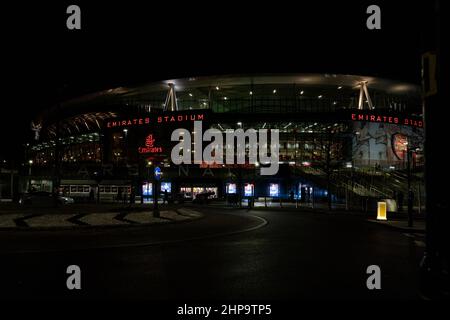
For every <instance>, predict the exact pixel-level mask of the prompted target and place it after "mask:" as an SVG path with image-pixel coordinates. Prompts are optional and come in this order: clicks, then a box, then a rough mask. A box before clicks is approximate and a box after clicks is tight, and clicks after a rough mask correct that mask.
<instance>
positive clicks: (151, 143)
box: [145, 134, 156, 148]
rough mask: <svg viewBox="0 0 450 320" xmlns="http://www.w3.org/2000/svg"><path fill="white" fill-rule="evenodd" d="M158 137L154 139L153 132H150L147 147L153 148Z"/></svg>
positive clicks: (146, 141)
mask: <svg viewBox="0 0 450 320" xmlns="http://www.w3.org/2000/svg"><path fill="white" fill-rule="evenodd" d="M155 140H156V139H153V134H149V135H148V136H147V138H145V146H146V147H147V148H153V144H154V143H155Z"/></svg>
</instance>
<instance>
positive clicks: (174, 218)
mask: <svg viewBox="0 0 450 320" xmlns="http://www.w3.org/2000/svg"><path fill="white" fill-rule="evenodd" d="M1 209H3V210H0V230H2V229H17V228H19V229H56V228H78V227H113V226H130V225H135V226H136V225H155V224H165V223H174V222H185V221H190V220H195V219H199V218H202V217H203V214H201V213H199V212H196V211H193V210H189V209H183V208H176V207H173V206H172V207H170V206H167V207H163V208H162V209H161V210H160V217H153V212H152V210H153V208H152V207H150V206H133V207H123V206H117V205H116V206H111V205H67V206H64V207H58V208H54V207H49V208H45V207H23V206H18V205H16V206H14V205H10V206H9V207H8V208H1Z"/></svg>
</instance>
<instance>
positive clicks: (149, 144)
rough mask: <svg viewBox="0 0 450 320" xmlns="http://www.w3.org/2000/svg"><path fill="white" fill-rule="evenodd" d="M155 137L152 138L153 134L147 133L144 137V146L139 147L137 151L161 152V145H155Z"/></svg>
mask: <svg viewBox="0 0 450 320" xmlns="http://www.w3.org/2000/svg"><path fill="white" fill-rule="evenodd" d="M155 141H156V139H154V138H153V134H149V135H148V136H147V137H146V138H145V147H139V148H138V152H139V153H161V152H163V148H162V147H156V146H155Z"/></svg>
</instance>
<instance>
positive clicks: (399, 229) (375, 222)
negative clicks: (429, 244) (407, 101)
mask: <svg viewBox="0 0 450 320" xmlns="http://www.w3.org/2000/svg"><path fill="white" fill-rule="evenodd" d="M366 221H367V222H370V223H374V224H377V225H379V226H384V227H386V228H390V229H393V230H397V231H399V232H407V233H420V234H425V232H426V231H425V229H419V228H414V227H412V228H409V227H398V226H393V225H391V224H387V223H382V222H378V221H376V220H371V219H366Z"/></svg>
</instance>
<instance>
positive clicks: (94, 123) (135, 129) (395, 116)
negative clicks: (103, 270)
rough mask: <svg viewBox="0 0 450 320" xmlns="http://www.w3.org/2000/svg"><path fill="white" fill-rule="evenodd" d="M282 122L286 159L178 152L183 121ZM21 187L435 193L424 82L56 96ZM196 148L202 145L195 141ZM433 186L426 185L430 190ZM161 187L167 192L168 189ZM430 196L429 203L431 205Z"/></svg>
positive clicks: (310, 78) (73, 192)
mask: <svg viewBox="0 0 450 320" xmlns="http://www.w3.org/2000/svg"><path fill="white" fill-rule="evenodd" d="M195 121H202V125H203V128H204V129H206V128H216V129H218V130H220V131H222V132H225V131H226V130H227V129H240V128H241V129H244V130H246V129H248V128H253V129H256V130H258V129H278V130H279V170H278V172H277V174H275V175H272V176H263V175H260V172H259V170H258V166H259V164H258V163H248V162H247V163H245V164H207V163H197V164H189V165H188V164H181V165H175V164H174V163H173V162H172V161H171V150H172V147H173V146H174V145H175V143H176V142H173V141H171V134H172V132H173V130H175V129H177V128H185V129H188V130H190V131H192V130H193V124H194V122H195ZM31 130H32V131H30V133H31V135H32V139H30V141H29V143H27V144H26V151H25V159H24V166H23V172H22V179H21V182H20V190H19V191H20V192H25V191H26V190H30V189H31V190H42V191H52V190H55V189H57V190H58V191H59V192H61V193H63V194H66V195H69V196H71V197H73V198H74V199H75V200H76V201H88V199H89V198H90V197H91V200H92V197H94V199H98V201H105V202H106V201H120V200H121V199H123V198H125V197H126V196H127V195H130V194H133V197H134V196H135V197H136V201H142V202H145V201H152V200H151V197H152V195H153V191H154V190H153V189H154V188H153V186H154V185H155V183H154V179H153V172H154V168H156V167H158V168H160V169H161V173H162V174H161V180H160V181H159V183H158V189H160V191H164V190H165V191H167V193H169V194H170V195H172V196H173V197H174V198H175V199H176V198H178V199H181V198H182V199H183V200H186V201H189V200H195V199H196V197H197V196H198V195H199V194H205V193H207V194H208V197H210V198H220V199H226V198H227V197H232V196H233V195H236V196H238V198H244V199H245V198H246V197H258V198H260V197H264V198H269V199H272V200H273V199H292V198H295V199H298V200H300V201H302V202H312V201H326V199H331V201H332V202H333V203H335V204H342V203H344V202H348V201H352V202H354V203H358V202H360V201H361V199H367V198H370V199H378V198H392V195H393V194H395V193H398V192H403V193H406V192H407V191H408V187H409V188H413V189H414V190H415V191H416V192H417V194H418V195H419V196H417V197H416V201H419V202H420V201H423V197H424V195H423V191H421V190H423V186H422V175H423V174H422V172H423V157H422V149H423V140H424V137H423V120H422V106H421V98H420V88H419V87H418V86H416V85H412V84H408V83H401V82H397V81H391V80H386V79H379V78H374V77H364V76H355V75H335V74H287V75H285V74H283V75H280V74H276V75H258V76H255V75H251V76H214V77H193V78H186V79H173V80H167V81H160V82H155V83H150V84H146V85H142V86H135V87H119V88H111V89H109V90H105V91H101V92H96V93H93V94H89V95H86V96H81V97H78V98H76V99H73V100H70V101H64V102H62V103H60V104H59V105H56V106H51V107H49V108H48V109H47V110H46V111H45V112H42V113H41V114H40V115H39V116H38V117H37V118H36V119H35V120H34V121H33V122H32V124H31ZM189 152H195V148H192V150H189ZM421 188H422V189H421ZM160 191H158V192H160ZM419 205H420V204H419Z"/></svg>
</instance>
